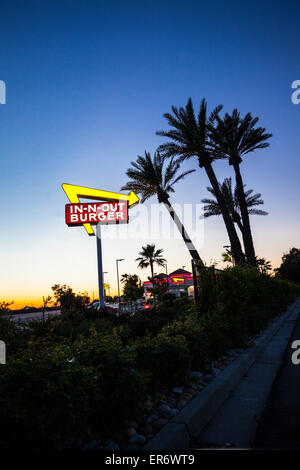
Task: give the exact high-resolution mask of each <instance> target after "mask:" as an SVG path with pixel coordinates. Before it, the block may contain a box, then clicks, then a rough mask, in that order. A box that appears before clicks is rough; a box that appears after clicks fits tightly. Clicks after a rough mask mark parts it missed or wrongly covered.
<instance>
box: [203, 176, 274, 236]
mask: <svg viewBox="0 0 300 470" xmlns="http://www.w3.org/2000/svg"><path fill="white" fill-rule="evenodd" d="M220 188H221V191H222V193H223V195H224V198H225V200H226V204H227V207H228V209H229V212H230V215H231V218H232V220H233V222H234V223H236V224H237V226H238V227H239V229H240V231H241V232H242V233H243V231H244V226H243V222H242V216H241V210H240V205H239V199H238V191H237V187H235V190H234V192H233V190H232V183H231V178H225V179H224V181H223V183H222V184H221V185H220ZM206 189H207V191H209V192H210V193H211V194H212V195H213V196H214V198H215V199H207V198H205V199H202V200H201V202H203V203H204V204H205V206H204V214H203V217H204V218H207V217H211V216H213V215H221V210H220V207H219V204H218V201H217V200H216V195H215V192H214V190H213V188H209V187H208V188H206ZM252 193H253V189H248V191H246V192H245V197H246V204H247V208H248V213H249V214H255V215H268V212H266V211H262V210H259V209H255V207H256V206H259V205H262V204H264V201H263V200H262V199H261V194H260V193H256V194H252Z"/></svg>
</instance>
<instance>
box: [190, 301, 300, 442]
mask: <svg viewBox="0 0 300 470" xmlns="http://www.w3.org/2000/svg"><path fill="white" fill-rule="evenodd" d="M299 313H300V299H298V300H297V302H296V303H295V306H294V308H293V311H292V313H291V315H289V317H287V319H286V320H285V322H284V323H283V324H282V326H281V327H280V329H279V330H278V331H277V333H276V334H275V335H274V336H273V337H272V339H271V340H270V341H269V342H268V343H267V344H266V346H265V347H264V349H263V350H262V351H261V352H260V354H259V355H258V356H257V358H256V360H255V362H254V363H253V365H252V366H251V367H250V369H249V370H248V372H247V373H246V375H244V377H243V378H242V379H241V380H240V382H239V384H238V385H237V387H236V388H235V389H234V391H233V392H232V393H231V394H230V395H229V397H228V398H227V399H226V401H225V402H224V404H223V405H222V407H221V408H220V409H219V411H218V412H217V413H216V414H215V416H214V417H213V418H212V419H211V421H210V422H209V423H208V425H206V427H205V428H203V430H202V431H201V432H200V434H199V435H198V437H197V442H198V443H199V447H210V448H211V447H215V448H224V447H233V448H240V449H241V448H242V449H250V448H252V444H253V443H254V444H253V445H255V447H256V448H257V447H259V448H262V447H269V448H270V447H272V448H287V447H290V448H291V447H293V448H295V447H297V448H300V365H299V366H294V365H292V363H291V353H292V350H291V348H290V345H291V343H292V341H293V340H294V339H300V319H299ZM283 361H284V362H283ZM282 364H283V366H282V367H281V365H282ZM278 372H279V374H278ZM277 374H278V377H277V380H276V381H275V378H276V376H277ZM274 381H275V382H274ZM273 383H274V387H273V389H272V386H273ZM271 390H272V392H271ZM271 396H272V399H271ZM270 399H271V403H270V406H269V407H268V411H267V413H266V417H265V420H264V424H261V426H260V429H259V431H258V426H259V423H260V422H261V421H262V416H263V412H264V410H265V408H266V406H267V405H268V403H269V402H270ZM256 433H257V437H256V438H255V436H256Z"/></svg>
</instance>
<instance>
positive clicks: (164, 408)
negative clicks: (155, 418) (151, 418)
mask: <svg viewBox="0 0 300 470" xmlns="http://www.w3.org/2000/svg"><path fill="white" fill-rule="evenodd" d="M170 410H171V408H170V407H169V406H168V405H165V404H164V405H160V407H159V408H158V411H159V412H160V413H168V411H170Z"/></svg>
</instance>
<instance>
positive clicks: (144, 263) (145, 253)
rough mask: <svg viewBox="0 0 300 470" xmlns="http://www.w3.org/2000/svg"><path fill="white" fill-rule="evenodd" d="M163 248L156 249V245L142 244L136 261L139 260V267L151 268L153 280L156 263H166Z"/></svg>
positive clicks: (159, 264) (161, 264)
mask: <svg viewBox="0 0 300 470" xmlns="http://www.w3.org/2000/svg"><path fill="white" fill-rule="evenodd" d="M162 253H163V249H161V248H159V249H156V248H155V245H154V244H153V245H149V244H148V245H146V246H142V250H141V251H140V252H139V255H140V256H139V257H138V258H136V260H135V261H138V262H139V263H138V267H139V268H141V269H144V268H148V266H150V269H151V279H152V280H153V277H154V272H153V266H154V263H156V264H157V265H158V266H164V264H165V263H166V260H165V258H163V257H162Z"/></svg>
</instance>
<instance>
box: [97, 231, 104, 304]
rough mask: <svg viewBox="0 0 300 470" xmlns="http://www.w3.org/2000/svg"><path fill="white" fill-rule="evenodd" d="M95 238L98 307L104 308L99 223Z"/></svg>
mask: <svg viewBox="0 0 300 470" xmlns="http://www.w3.org/2000/svg"><path fill="white" fill-rule="evenodd" d="M96 240H97V261H98V286H99V306H100V309H102V308H104V296H103V268H102V247H101V224H97V226H96Z"/></svg>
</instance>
